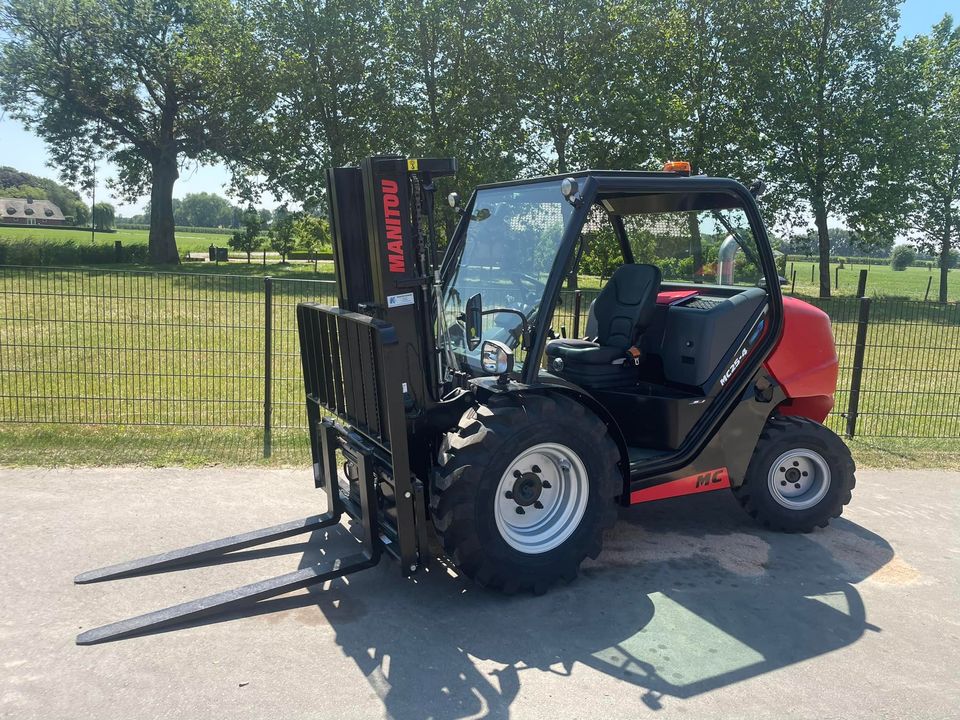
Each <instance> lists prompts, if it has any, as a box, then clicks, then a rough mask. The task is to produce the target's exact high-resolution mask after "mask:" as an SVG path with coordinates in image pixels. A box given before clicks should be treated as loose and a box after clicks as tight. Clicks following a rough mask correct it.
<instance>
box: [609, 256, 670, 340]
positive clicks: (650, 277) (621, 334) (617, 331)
mask: <svg viewBox="0 0 960 720" xmlns="http://www.w3.org/2000/svg"><path fill="white" fill-rule="evenodd" d="M659 291H660V269H659V268H657V267H655V266H653V265H621V266H620V267H619V268H617V270H616V272H614V273H613V277H611V278H610V281H609V282H608V283H607V284H606V286H605V287H604V288H603V290H601V291H600V294H599V295H598V296H597V299H596V302H595V303H594V306H593V312H594V315H595V316H596V319H597V342H598V343H599V344H600V345H606V346H610V347H618V348H621V349H622V350H627V348H629V347H630V346H631V345H633V343H634V341H636V339H637V338H638V337H639V336H640V335H642V334H643V331H644V330H646V328H647V326H648V325H649V324H650V321H651V320H652V318H653V312H654V310H655V309H656V306H657V293H658V292H659Z"/></svg>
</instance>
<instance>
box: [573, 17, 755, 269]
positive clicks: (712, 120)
mask: <svg viewBox="0 0 960 720" xmlns="http://www.w3.org/2000/svg"><path fill="white" fill-rule="evenodd" d="M618 12H619V13H621V14H622V16H623V17H622V22H623V23H624V25H625V27H626V28H628V30H627V31H626V32H625V39H624V45H625V47H623V48H622V49H623V52H618V53H617V57H616V58H615V59H614V68H615V69H614V71H613V72H614V79H613V82H616V84H617V89H616V91H615V92H613V93H612V99H613V102H612V103H604V104H603V105H602V106H601V107H602V108H603V109H602V110H601V112H600V123H601V126H602V128H603V132H602V133H601V134H600V137H601V138H605V140H604V142H605V143H606V144H607V145H609V146H610V147H611V148H613V150H612V151H611V150H607V151H606V153H607V154H606V157H610V158H611V159H612V160H613V162H615V163H618V164H621V165H623V164H628V165H633V166H638V167H643V166H645V165H650V164H652V165H653V167H654V168H655V169H659V166H660V163H662V162H663V161H665V160H674V159H677V160H686V161H688V162H689V163H690V166H691V173H692V174H694V175H697V174H700V173H702V172H703V173H707V174H709V175H719V176H730V177H735V178H738V179H740V180H741V181H743V182H746V183H749V182H751V181H752V180H753V179H755V178H757V177H758V176H759V175H760V173H761V171H762V168H763V161H762V157H761V153H760V145H761V138H760V134H759V129H758V124H757V117H756V112H755V107H756V91H755V89H754V86H753V84H751V83H750V82H748V81H747V78H750V77H751V70H752V66H753V64H754V63H756V62H758V58H756V56H755V53H753V52H752V48H753V43H754V42H755V40H756V32H757V30H758V28H756V27H755V23H752V22H751V13H753V12H754V10H753V8H752V7H751V6H750V4H749V3H743V2H741V1H739V0H633V1H632V2H628V3H625V4H623V5H622V6H620V9H619V10H618ZM620 49H621V48H619V47H618V50H620ZM605 76H606V77H609V75H606V74H605ZM591 152H592V154H594V155H597V154H599V153H598V149H591ZM600 157H601V161H602V160H603V159H606V158H605V157H604V156H603V155H601V156H600ZM651 161H652V162H651ZM688 218H689V237H690V254H691V256H692V257H693V264H694V267H695V268H701V267H702V265H703V262H702V257H703V251H702V244H703V240H702V238H701V233H700V226H699V223H698V222H697V217H696V215H695V214H694V213H690V214H688Z"/></svg>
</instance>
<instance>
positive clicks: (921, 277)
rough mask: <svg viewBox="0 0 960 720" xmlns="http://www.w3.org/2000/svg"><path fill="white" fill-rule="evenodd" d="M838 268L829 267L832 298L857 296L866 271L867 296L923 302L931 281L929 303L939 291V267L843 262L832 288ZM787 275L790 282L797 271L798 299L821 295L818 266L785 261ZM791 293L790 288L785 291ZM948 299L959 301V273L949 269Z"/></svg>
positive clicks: (834, 266)
mask: <svg viewBox="0 0 960 720" xmlns="http://www.w3.org/2000/svg"><path fill="white" fill-rule="evenodd" d="M837 268H838V265H837V264H836V263H832V264H831V265H830V289H831V292H832V293H833V294H834V295H837V296H849V295H856V293H857V281H858V280H859V277H860V271H861V270H866V271H867V295H868V296H870V297H877V298H880V297H901V298H910V299H911V300H923V299H924V295H925V293H926V291H927V283H928V282H929V281H930V278H931V277H932V278H933V281H932V282H930V296H929V299H930V300H936V299H937V297H938V292H939V289H940V268H938V267H934V268H932V269H928V268H925V267H909V268H907V269H906V270H900V271H894V270H893V268H891V267H890V266H889V265H851V264H850V263H845V264H844V267H843V268H842V269H840V270H839V280H840V282H839V286H838V287H837V288H836V289H834V281H835V279H836V278H837V276H838V273H837ZM811 269H813V273H814V280H813V282H811V281H810V271H811ZM786 270H787V272H786V273H785V275H786V277H787V279H788V280H792V279H793V274H792V271H793V270H796V273H797V285H796V294H797V295H800V296H808V297H815V296H816V295H818V294H819V292H820V279H819V275H818V270H819V265H818V264H817V263H812V262H788V263H787V268H786ZM784 289H785V290H786V291H787V292H790V289H791V286H790V285H787V286H786V287H785V288H784ZM947 291H948V292H947V299H948V300H950V301H951V302H952V301H957V300H960V270H956V269H953V270H950V272H949V282H948V284H947Z"/></svg>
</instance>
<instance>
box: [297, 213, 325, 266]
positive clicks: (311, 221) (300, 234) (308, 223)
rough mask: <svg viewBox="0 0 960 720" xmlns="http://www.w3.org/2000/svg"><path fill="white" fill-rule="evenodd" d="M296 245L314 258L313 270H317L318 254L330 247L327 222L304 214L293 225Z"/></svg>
mask: <svg viewBox="0 0 960 720" xmlns="http://www.w3.org/2000/svg"><path fill="white" fill-rule="evenodd" d="M293 236H294V243H295V244H296V246H297V247H298V248H300V249H301V250H303V251H305V252H308V253H310V255H311V256H312V257H313V270H314V272H316V270H317V253H318V252H320V249H321V248H322V247H323V246H325V245H326V246H329V245H330V228H329V226H328V225H327V221H326V220H324V219H323V218H319V217H317V216H316V215H308V214H306V213H304V214H303V215H301V216H300V217H298V218H297V219H296V221H295V222H294V224H293Z"/></svg>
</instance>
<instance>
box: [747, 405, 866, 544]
mask: <svg viewBox="0 0 960 720" xmlns="http://www.w3.org/2000/svg"><path fill="white" fill-rule="evenodd" d="M855 471H856V466H855V465H854V462H853V458H852V457H851V455H850V450H849V448H847V446H846V445H845V444H844V442H843V441H842V440H841V439H840V438H839V437H837V435H836V434H835V433H834V432H833V431H832V430H830V429H829V428H826V427H824V426H823V425H821V424H820V423H817V422H814V421H813V420H809V419H807V418H801V417H793V416H774V417H772V418H770V420H768V421H767V424H766V426H765V427H764V430H763V433H761V435H760V440H759V441H758V442H757V447H756V449H755V450H754V451H753V457H752V458H751V459H750V465H749V466H748V468H747V474H746V478H745V480H744V482H743V484H742V485H740V486H739V487H736V488H734V490H733V493H734V495H735V496H736V497H737V500H738V501H739V502H740V505H741V506H742V507H743V509H744V510H746V511H747V513H748V514H749V515H750V517H752V518H754V519H755V520H757V521H758V522H759V523H761V524H762V525H764V526H765V527H769V528H772V529H774V530H781V531H783V532H803V533H807V532H811V531H812V530H813V529H814V528H817V527H826V526H827V524H828V523H829V522H830V520H831V519H832V518H835V517H840V514H841V513H842V512H843V506H844V505H846V504H847V503H849V502H850V498H851V493H852V491H853V487H854V485H855V484H856V478H855V477H854V472H855Z"/></svg>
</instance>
